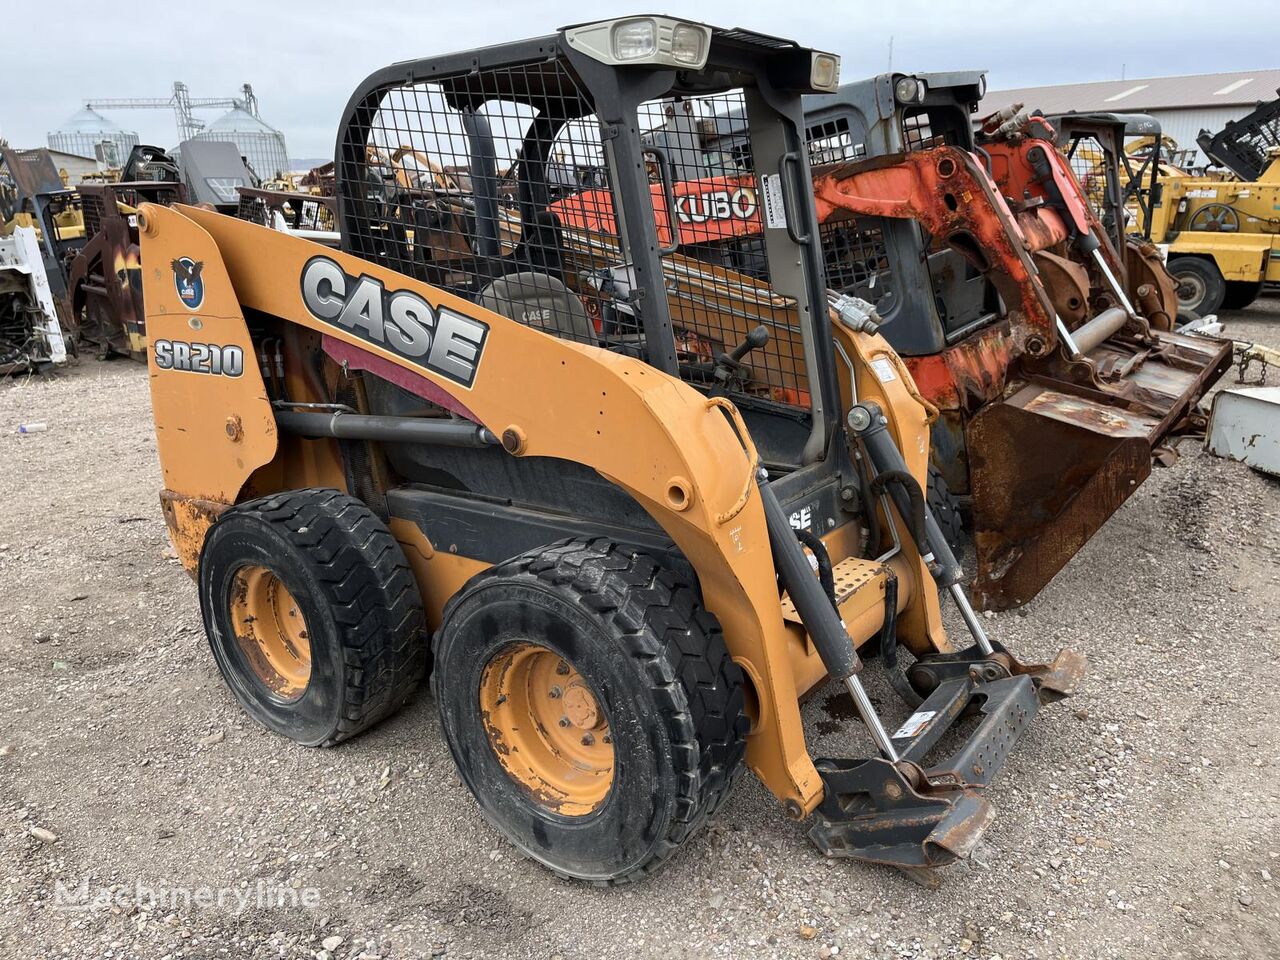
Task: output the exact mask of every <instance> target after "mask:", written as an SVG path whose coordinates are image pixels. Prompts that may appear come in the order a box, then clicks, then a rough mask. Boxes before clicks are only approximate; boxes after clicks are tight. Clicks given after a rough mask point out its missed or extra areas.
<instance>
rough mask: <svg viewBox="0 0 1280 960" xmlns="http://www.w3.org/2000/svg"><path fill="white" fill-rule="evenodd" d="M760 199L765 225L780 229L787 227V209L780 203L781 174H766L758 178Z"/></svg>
mask: <svg viewBox="0 0 1280 960" xmlns="http://www.w3.org/2000/svg"><path fill="white" fill-rule="evenodd" d="M760 199H761V201H762V202H763V205H764V222H765V225H766V226H768V227H770V228H772V229H782V228H784V227H786V225H787V208H786V207H785V206H784V205H783V202H782V174H780V173H766V174H765V175H764V176H763V177H761V178H760Z"/></svg>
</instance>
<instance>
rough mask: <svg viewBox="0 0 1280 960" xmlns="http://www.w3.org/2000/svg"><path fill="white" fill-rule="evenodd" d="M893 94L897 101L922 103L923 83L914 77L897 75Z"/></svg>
mask: <svg viewBox="0 0 1280 960" xmlns="http://www.w3.org/2000/svg"><path fill="white" fill-rule="evenodd" d="M893 95H894V97H895V98H896V99H897V101H898V102H899V103H924V95H925V83H924V81H923V80H917V79H916V78H915V77H899V78H898V82H897V83H895V84H894V85H893Z"/></svg>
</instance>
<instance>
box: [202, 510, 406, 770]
mask: <svg viewBox="0 0 1280 960" xmlns="http://www.w3.org/2000/svg"><path fill="white" fill-rule="evenodd" d="M198 580H199V587H200V608H201V611H202V612H203V614H204V623H205V632H206V633H207V634H208V637H209V646H210V648H211V649H212V651H213V656H214V660H215V661H216V662H217V664H218V669H219V670H220V671H221V672H222V676H223V679H225V680H226V682H227V686H228V687H230V688H231V692H232V693H233V694H234V695H235V698H236V699H237V700H238V701H239V702H240V705H241V706H242V707H244V709H245V711H246V712H247V713H248V714H249V715H250V716H252V717H253V718H254V719H255V720H257V721H258V722H259V723H261V724H262V725H263V726H264V727H267V728H268V729H269V730H273V731H275V732H276V733H279V734H281V735H283V736H286V737H288V738H289V739H291V740H296V741H297V742H298V743H301V744H304V745H306V746H332V745H333V744H335V743H338V742H340V741H342V740H346V739H347V738H349V737H352V736H355V735H356V734H358V733H360V732H362V731H364V730H366V729H368V728H369V727H371V726H373V725H374V724H375V723H377V722H378V721H379V720H381V719H383V718H385V717H387V716H389V715H390V714H392V713H394V712H395V711H396V710H398V709H399V708H400V707H401V706H402V705H403V704H404V703H405V702H407V701H408V699H409V698H410V697H411V696H412V695H413V693H414V691H415V690H416V689H417V687H418V685H419V684H420V683H421V682H422V679H423V676H424V674H425V673H426V668H427V644H426V639H425V636H424V633H423V613H422V598H421V596H420V595H419V593H418V586H417V583H416V582H415V581H414V579H413V574H412V572H411V571H410V568H409V564H408V561H406V560H405V557H404V553H403V551H402V550H401V549H400V545H399V544H398V543H397V542H396V540H395V538H394V537H392V535H391V531H390V530H388V529H387V527H386V525H385V524H383V522H382V521H381V520H379V519H378V518H377V517H376V516H375V515H374V514H373V513H372V512H371V511H370V510H369V508H368V507H366V506H365V505H364V504H363V503H362V502H360V501H359V500H357V499H355V498H354V497H350V496H347V495H346V494H344V493H339V492H338V491H337V490H322V489H309V490H290V491H286V492H284V493H278V494H273V495H271V496H268V497H263V498H262V499H260V500H252V501H249V502H247V503H242V504H238V505H237V506H234V507H232V508H231V509H230V510H228V511H226V512H225V513H224V514H222V516H220V517H219V518H218V520H217V521H216V522H215V523H214V524H213V526H212V528H210V530H209V535H208V536H207V537H206V538H205V542H204V547H203V549H202V550H201V553H200V567H199V576H198Z"/></svg>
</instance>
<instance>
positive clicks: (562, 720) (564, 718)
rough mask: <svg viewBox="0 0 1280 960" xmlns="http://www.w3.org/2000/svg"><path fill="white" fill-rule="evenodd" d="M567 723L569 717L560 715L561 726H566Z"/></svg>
mask: <svg viewBox="0 0 1280 960" xmlns="http://www.w3.org/2000/svg"><path fill="white" fill-rule="evenodd" d="M568 725H569V718H568V717H561V718H560V726H562V727H567V726H568Z"/></svg>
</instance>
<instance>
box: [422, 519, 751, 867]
mask: <svg viewBox="0 0 1280 960" xmlns="http://www.w3.org/2000/svg"><path fill="white" fill-rule="evenodd" d="M434 654H435V658H434V661H435V662H434V668H433V671H432V690H433V692H434V694H435V698H436V701H437V703H438V705H439V708H440V718H441V723H442V726H443V728H444V733H445V738H446V740H447V741H448V744H449V749H450V751H451V752H452V754H453V758H454V760H455V762H456V763H457V765H458V771H459V773H460V775H461V777H462V779H463V781H464V782H465V783H466V785H467V787H468V789H470V790H471V793H472V794H473V795H474V796H475V798H476V801H477V802H478V803H479V804H480V807H481V809H482V810H483V811H484V813H485V815H486V816H487V817H488V819H489V820H490V821H491V822H492V823H493V824H494V825H495V826H496V827H497V828H498V829H499V830H500V831H501V832H502V833H503V834H505V835H506V836H507V838H508V839H509V840H510V841H511V842H512V843H513V844H515V845H516V846H517V847H518V848H519V849H520V850H522V851H523V852H524V853H525V854H527V855H528V856H530V857H532V858H533V859H535V860H538V861H540V862H542V863H543V864H545V865H546V866H548V867H550V868H551V869H552V870H553V871H555V872H556V873H557V874H559V875H561V876H563V877H568V878H574V879H580V880H587V881H591V882H594V883H598V884H606V883H620V882H624V881H629V880H635V879H638V878H640V877H643V876H645V875H646V874H648V873H650V872H652V871H653V870H654V869H656V868H657V867H658V866H659V865H660V864H661V863H663V862H664V861H665V860H666V859H667V858H669V857H670V856H671V855H672V854H673V853H674V852H675V851H676V849H677V848H678V847H679V846H680V844H682V843H683V842H684V841H685V840H687V839H688V838H689V837H690V836H692V835H693V834H694V833H695V832H696V831H697V830H698V829H699V828H700V827H701V826H702V824H703V823H704V822H705V820H706V818H707V816H708V815H709V814H710V813H711V812H712V811H713V810H714V809H715V808H716V807H717V806H718V805H719V804H720V802H721V801H723V799H724V798H725V797H726V796H727V795H728V793H729V790H730V788H731V786H732V784H733V782H734V780H735V775H736V773H737V771H738V769H739V768H740V765H741V761H742V756H743V752H744V750H745V737H746V730H747V719H746V717H745V715H744V712H743V677H742V672H741V670H740V669H739V668H738V666H737V665H736V664H735V663H734V662H733V661H732V659H730V657H729V654H728V651H727V650H726V649H725V645H724V640H723V638H722V636H721V633H720V629H719V626H718V624H717V623H716V621H715V619H714V618H713V617H712V616H711V615H710V614H709V613H707V612H706V611H705V610H703V609H702V608H701V607H700V606H699V605H698V603H697V601H696V598H695V596H694V593H693V590H692V589H691V588H690V587H689V586H687V585H684V584H682V583H680V582H679V581H677V580H676V579H675V578H674V577H673V576H672V575H671V574H670V573H668V572H667V571H666V570H664V569H663V568H661V567H660V566H659V565H658V564H657V563H656V562H655V561H654V560H653V558H652V557H649V556H647V555H646V554H643V553H638V552H635V551H633V550H629V549H627V548H624V547H621V546H619V545H617V544H614V543H611V542H610V541H607V540H570V541H566V542H564V543H560V544H556V545H554V546H551V547H548V548H544V549H541V550H538V551H533V552H530V553H527V554H524V555H523V556H520V557H517V558H515V559H513V560H510V561H507V562H505V563H502V564H499V565H498V566H496V567H493V568H491V569H490V570H487V571H485V572H484V573H482V574H480V575H478V576H477V577H475V578H474V579H473V580H472V581H471V582H470V583H469V584H468V585H467V586H466V587H464V588H463V589H462V590H461V591H459V593H458V594H457V595H456V596H455V597H454V598H453V599H452V600H451V601H450V602H449V605H448V607H447V608H446V610H445V613H444V618H443V623H442V625H441V628H440V630H439V632H438V633H437V635H436V639H435V644H434Z"/></svg>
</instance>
